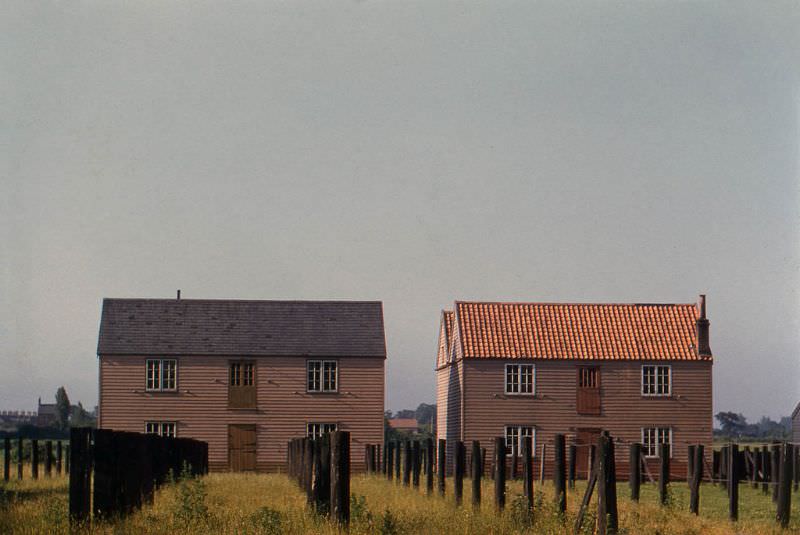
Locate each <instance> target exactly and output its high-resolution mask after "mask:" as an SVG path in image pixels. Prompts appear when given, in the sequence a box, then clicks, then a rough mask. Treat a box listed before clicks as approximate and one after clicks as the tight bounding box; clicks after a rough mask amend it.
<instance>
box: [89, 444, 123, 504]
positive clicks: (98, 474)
mask: <svg viewBox="0 0 800 535" xmlns="http://www.w3.org/2000/svg"><path fill="white" fill-rule="evenodd" d="M113 433H114V432H113V431H111V430H109V429H97V430H95V432H94V451H93V457H94V459H93V462H94V485H93V493H94V499H93V500H92V509H93V510H94V514H95V517H97V518H111V517H113V516H114V514H115V513H117V505H118V503H117V500H116V495H117V488H118V487H119V486H120V484H121V482H120V481H119V478H118V460H117V450H116V442H115V440H114V436H113Z"/></svg>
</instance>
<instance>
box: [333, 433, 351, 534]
mask: <svg viewBox="0 0 800 535" xmlns="http://www.w3.org/2000/svg"><path fill="white" fill-rule="evenodd" d="M331 513H332V514H333V517H334V519H335V520H336V521H337V522H339V524H342V525H347V524H349V523H350V432H349V431H334V432H333V433H332V434H331Z"/></svg>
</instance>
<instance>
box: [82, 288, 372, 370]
mask: <svg viewBox="0 0 800 535" xmlns="http://www.w3.org/2000/svg"><path fill="white" fill-rule="evenodd" d="M97 353H98V355H111V354H117V355H121V354H124V355H231V356H238V355H274V356H306V355H308V356H320V357H338V356H341V357H345V356H353V357H383V358H385V357H386V341H385V336H384V331H383V304H382V303H381V302H380V301H239V300H226V299H180V300H177V299H104V300H103V313H102V317H101V319H100V337H99V340H98V343H97Z"/></svg>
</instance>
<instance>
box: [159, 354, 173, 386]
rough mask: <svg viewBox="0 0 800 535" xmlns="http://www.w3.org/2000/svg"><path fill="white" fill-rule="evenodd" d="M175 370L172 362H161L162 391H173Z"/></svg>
mask: <svg viewBox="0 0 800 535" xmlns="http://www.w3.org/2000/svg"><path fill="white" fill-rule="evenodd" d="M175 368H176V364H175V361H174V360H164V361H162V362H161V371H162V373H163V375H162V381H161V388H162V389H164V390H175Z"/></svg>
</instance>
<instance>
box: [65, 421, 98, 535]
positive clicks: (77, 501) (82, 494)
mask: <svg viewBox="0 0 800 535" xmlns="http://www.w3.org/2000/svg"><path fill="white" fill-rule="evenodd" d="M91 433H92V430H91V429H89V428H87V427H73V428H72V429H70V445H69V453H70V456H71V459H70V474H69V517H70V522H72V523H78V524H80V523H84V522H86V521H88V520H89V502H90V499H91V497H90V494H89V489H90V482H91V477H92V463H91V451H90V448H91V446H90V444H91V437H92V435H91Z"/></svg>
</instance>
